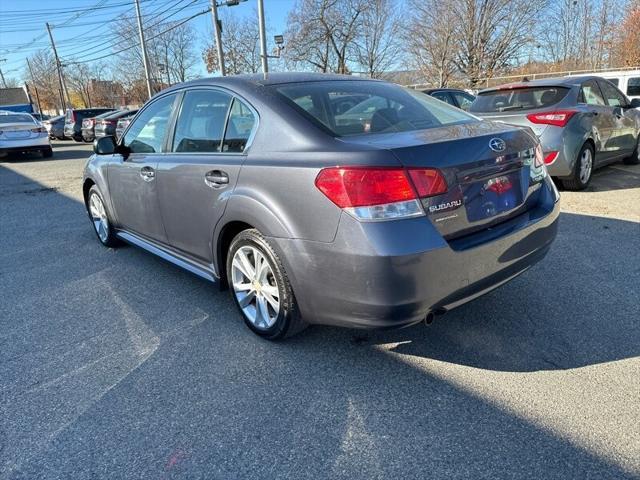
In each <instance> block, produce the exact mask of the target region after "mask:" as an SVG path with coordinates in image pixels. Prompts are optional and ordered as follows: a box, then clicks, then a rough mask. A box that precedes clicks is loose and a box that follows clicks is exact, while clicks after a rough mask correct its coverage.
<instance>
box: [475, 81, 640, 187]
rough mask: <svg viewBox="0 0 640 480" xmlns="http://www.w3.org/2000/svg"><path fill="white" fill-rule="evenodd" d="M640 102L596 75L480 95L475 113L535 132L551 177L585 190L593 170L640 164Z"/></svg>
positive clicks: (517, 85) (507, 87) (532, 83)
mask: <svg viewBox="0 0 640 480" xmlns="http://www.w3.org/2000/svg"><path fill="white" fill-rule="evenodd" d="M639 106H640V99H635V100H633V101H629V99H628V98H627V97H626V96H625V95H624V94H623V93H622V92H621V91H620V90H618V89H617V88H616V87H615V86H614V85H613V84H612V83H611V82H609V81H607V80H605V79H603V78H600V77H594V76H584V77H562V78H546V79H543V80H534V81H530V82H524V83H515V84H509V85H502V86H499V87H495V88H489V89H486V90H482V91H481V92H480V93H478V97H477V98H476V100H475V102H473V105H471V109H470V111H471V112H472V113H473V114H475V115H478V116H481V117H483V118H486V119H488V120H498V121H500V122H504V123H508V124H513V125H522V126H526V127H530V128H531V129H532V130H533V131H534V132H535V134H536V135H537V136H538V137H539V138H540V143H541V144H542V149H543V150H544V161H545V163H546V164H547V168H548V170H549V173H550V174H551V175H552V176H554V177H557V178H558V179H559V180H560V181H562V184H563V186H564V187H565V188H567V189H570V190H581V189H583V188H586V187H587V185H588V184H589V181H590V180H591V174H592V173H593V170H594V169H596V168H599V167H602V166H604V165H607V164H609V163H611V162H617V161H620V160H624V161H625V162H626V163H631V164H636V163H640V151H639V150H640V148H639V142H640V111H638V110H636V108H637V107H639Z"/></svg>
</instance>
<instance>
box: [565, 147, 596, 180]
mask: <svg viewBox="0 0 640 480" xmlns="http://www.w3.org/2000/svg"><path fill="white" fill-rule="evenodd" d="M593 158H594V151H593V147H592V146H591V144H590V143H585V144H584V145H583V146H582V148H581V149H580V152H579V153H578V158H577V159H576V164H575V166H574V167H573V175H572V176H571V178H569V179H566V180H562V185H563V186H564V188H566V189H567V190H584V189H585V188H587V186H588V185H589V182H590V181H591V174H592V173H593Z"/></svg>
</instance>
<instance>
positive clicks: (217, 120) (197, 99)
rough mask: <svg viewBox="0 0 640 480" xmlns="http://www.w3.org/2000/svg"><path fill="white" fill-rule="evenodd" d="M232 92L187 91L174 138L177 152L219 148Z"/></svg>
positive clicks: (205, 150)
mask: <svg viewBox="0 0 640 480" xmlns="http://www.w3.org/2000/svg"><path fill="white" fill-rule="evenodd" d="M230 104H231V96H230V95H228V94H226V93H224V92H220V91H217V90H192V91H189V92H187V93H186V94H185V95H184V100H183V101H182V107H181V109H180V115H179V116H178V121H177V123H176V131H175V134H174V138H173V151H174V152H208V153H211V152H219V151H220V144H221V142H222V134H223V132H224V124H225V120H226V119H227V112H228V111H229V105H230Z"/></svg>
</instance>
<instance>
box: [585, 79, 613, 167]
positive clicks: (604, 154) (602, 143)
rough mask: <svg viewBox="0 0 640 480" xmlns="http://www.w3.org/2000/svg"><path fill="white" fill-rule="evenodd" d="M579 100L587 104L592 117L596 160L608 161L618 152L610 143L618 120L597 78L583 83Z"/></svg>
mask: <svg viewBox="0 0 640 480" xmlns="http://www.w3.org/2000/svg"><path fill="white" fill-rule="evenodd" d="M579 102H581V103H585V104H586V106H587V109H586V110H587V113H588V114H589V115H590V118H591V128H592V133H593V136H594V139H595V143H596V152H595V154H596V155H595V161H596V163H598V164H600V163H603V162H608V161H609V160H610V159H611V158H612V157H614V156H615V155H616V153H617V152H616V150H615V149H614V148H612V146H611V144H610V143H609V139H610V138H611V135H612V134H613V132H614V130H615V126H616V122H615V120H614V117H613V109H612V108H610V107H608V106H607V105H606V104H605V101H604V96H603V94H602V91H601V90H600V87H599V86H598V83H597V82H596V81H595V79H590V80H587V81H585V82H583V83H582V87H581V91H580V98H579Z"/></svg>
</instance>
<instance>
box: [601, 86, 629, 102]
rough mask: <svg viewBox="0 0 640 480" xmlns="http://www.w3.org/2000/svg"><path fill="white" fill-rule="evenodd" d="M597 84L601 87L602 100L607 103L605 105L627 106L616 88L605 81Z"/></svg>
mask: <svg viewBox="0 0 640 480" xmlns="http://www.w3.org/2000/svg"><path fill="white" fill-rule="evenodd" d="M599 83H600V87H602V93H603V94H604V99H605V101H606V102H607V105H609V106H610V107H624V106H626V105H627V101H626V100H625V98H624V97H623V96H622V94H621V93H620V92H619V91H618V89H617V88H615V87H614V86H613V85H611V84H610V83H609V82H607V81H604V82H599Z"/></svg>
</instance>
